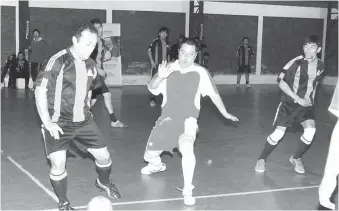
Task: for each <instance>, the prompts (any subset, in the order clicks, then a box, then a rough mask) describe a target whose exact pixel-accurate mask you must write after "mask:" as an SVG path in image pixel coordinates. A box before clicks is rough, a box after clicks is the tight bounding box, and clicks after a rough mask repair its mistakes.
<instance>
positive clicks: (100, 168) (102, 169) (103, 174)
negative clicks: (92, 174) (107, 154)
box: [95, 161, 112, 185]
mask: <svg viewBox="0 0 339 211" xmlns="http://www.w3.org/2000/svg"><path fill="white" fill-rule="evenodd" d="M95 165H96V168H97V172H98V174H99V180H100V182H101V183H102V184H104V185H106V184H108V183H109V182H110V180H109V175H110V174H111V170H112V161H110V162H109V163H108V164H106V165H100V164H98V163H97V162H95Z"/></svg>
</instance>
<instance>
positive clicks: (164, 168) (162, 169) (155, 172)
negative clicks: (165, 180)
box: [141, 166, 166, 175]
mask: <svg viewBox="0 0 339 211" xmlns="http://www.w3.org/2000/svg"><path fill="white" fill-rule="evenodd" d="M165 170H166V166H165V167H163V168H161V169H160V170H158V171H154V172H150V173H149V174H145V173H142V172H141V174H142V175H152V174H157V173H160V172H163V171H165Z"/></svg>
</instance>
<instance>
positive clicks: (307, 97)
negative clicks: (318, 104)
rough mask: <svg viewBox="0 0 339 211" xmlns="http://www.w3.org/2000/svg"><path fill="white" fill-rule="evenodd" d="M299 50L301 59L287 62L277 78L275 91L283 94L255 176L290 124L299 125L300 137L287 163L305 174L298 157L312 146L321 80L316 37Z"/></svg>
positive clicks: (321, 71)
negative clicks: (302, 130)
mask: <svg viewBox="0 0 339 211" xmlns="http://www.w3.org/2000/svg"><path fill="white" fill-rule="evenodd" d="M303 50H304V56H298V57H296V58H294V59H292V60H291V61H289V62H288V63H287V64H286V65H285V67H284V68H283V70H282V72H281V73H280V75H279V77H278V82H279V88H280V89H281V90H282V91H283V95H282V97H281V102H280V104H279V106H278V110H277V113H276V116H275V118H274V122H273V125H274V126H275V130H274V132H273V133H272V134H271V135H269V136H268V137H267V142H266V144H265V147H264V150H263V152H262V154H261V155H260V158H259V160H258V161H257V164H256V167H255V170H256V171H257V172H264V171H265V164H266V159H267V157H268V155H269V154H270V153H271V152H272V151H273V149H274V148H275V146H276V145H277V144H278V142H279V141H280V140H281V139H282V138H283V136H284V134H285V132H286V129H287V128H289V127H292V126H293V125H294V124H301V125H302V126H303V128H304V133H303V135H302V136H301V137H300V140H301V141H300V142H299V147H298V148H297V150H296V152H295V153H294V155H293V156H291V157H290V162H291V163H292V164H293V165H294V170H295V171H296V172H298V173H300V174H303V173H305V169H304V166H303V164H302V161H301V156H302V155H303V154H304V152H305V151H306V150H307V149H308V147H309V145H310V144H311V143H312V140H313V137H314V135H315V132H316V128H315V121H314V96H315V92H316V87H317V84H318V82H319V80H320V79H321V77H322V76H323V72H324V63H323V62H322V61H320V60H319V59H318V58H317V54H318V53H319V52H320V50H321V47H320V41H319V38H318V37H317V36H314V35H313V36H308V37H307V38H306V39H305V43H304V45H303Z"/></svg>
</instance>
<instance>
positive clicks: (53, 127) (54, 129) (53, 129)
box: [44, 122, 64, 140]
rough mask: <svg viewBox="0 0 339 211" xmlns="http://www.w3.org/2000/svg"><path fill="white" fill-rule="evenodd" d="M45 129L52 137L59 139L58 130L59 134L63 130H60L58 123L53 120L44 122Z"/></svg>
mask: <svg viewBox="0 0 339 211" xmlns="http://www.w3.org/2000/svg"><path fill="white" fill-rule="evenodd" d="M44 126H45V128H46V130H48V131H49V132H50V134H51V136H52V137H54V138H55V139H56V140H59V138H60V136H59V132H60V133H61V134H64V132H63V131H62V129H61V128H60V127H59V125H58V124H57V123H54V122H48V123H46V124H44Z"/></svg>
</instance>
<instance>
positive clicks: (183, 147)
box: [141, 39, 238, 205]
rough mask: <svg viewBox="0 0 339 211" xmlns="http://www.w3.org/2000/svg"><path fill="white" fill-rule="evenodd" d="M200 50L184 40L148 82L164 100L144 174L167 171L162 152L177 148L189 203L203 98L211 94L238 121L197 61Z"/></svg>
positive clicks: (230, 116) (148, 150) (150, 143)
mask: <svg viewBox="0 0 339 211" xmlns="http://www.w3.org/2000/svg"><path fill="white" fill-rule="evenodd" d="M198 50H199V48H198V44H197V43H196V42H194V41H193V40H192V39H188V40H185V41H183V43H182V44H181V46H180V50H179V59H178V60H176V61H175V62H173V63H171V64H170V65H168V66H167V65H166V62H165V61H164V62H163V63H162V64H160V65H159V72H158V73H157V74H155V76H154V77H153V78H152V80H151V81H150V82H149V83H148V89H149V91H150V92H152V93H153V94H155V95H159V94H162V95H163V102H162V105H161V108H162V109H161V116H160V117H159V119H158V120H157V122H156V124H155V126H154V128H153V130H152V132H151V135H150V137H149V139H148V142H147V146H146V151H145V154H144V159H145V160H146V161H147V162H148V165H147V166H145V167H143V168H142V169H141V173H142V174H144V175H150V174H153V173H157V172H161V171H164V170H165V169H166V165H165V164H164V163H162V162H161V158H160V154H161V153H162V152H163V151H172V149H173V148H174V147H178V149H179V150H180V152H181V154H182V171H183V177H184V188H183V192H182V194H183V196H184V203H185V204H186V205H194V204H195V198H194V197H193V196H192V191H193V189H194V186H193V184H192V182H193V175H194V169H195V163H196V160H195V155H194V142H195V139H196V133H197V131H198V124H197V119H198V117H199V113H200V107H201V105H200V99H201V97H205V96H209V97H210V98H211V100H212V101H213V103H214V104H215V105H216V107H217V108H218V110H219V111H220V113H221V114H222V115H223V116H224V117H225V118H227V119H230V120H232V121H238V119H237V118H236V117H235V116H233V115H232V114H230V113H228V112H227V111H226V108H225V106H224V103H223V101H222V99H221V97H220V95H219V93H218V90H217V88H216V86H215V84H214V83H213V80H212V77H211V76H210V74H209V73H208V70H206V69H205V68H203V67H202V66H200V65H198V64H195V63H194V60H195V58H196V56H197V53H198Z"/></svg>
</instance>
